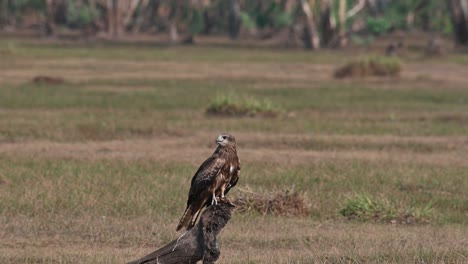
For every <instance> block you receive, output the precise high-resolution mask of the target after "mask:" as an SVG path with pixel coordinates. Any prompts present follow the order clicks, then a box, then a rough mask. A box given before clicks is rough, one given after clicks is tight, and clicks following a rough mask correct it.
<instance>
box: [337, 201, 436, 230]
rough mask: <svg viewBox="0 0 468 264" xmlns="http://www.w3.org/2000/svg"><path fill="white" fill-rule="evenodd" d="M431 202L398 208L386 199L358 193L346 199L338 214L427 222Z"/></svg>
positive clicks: (348, 217)
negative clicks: (421, 205)
mask: <svg viewBox="0 0 468 264" xmlns="http://www.w3.org/2000/svg"><path fill="white" fill-rule="evenodd" d="M432 206H433V203H432V202H430V203H428V204H427V205H426V206H425V207H423V208H414V207H410V208H407V209H405V208H398V207H397V206H396V205H395V204H394V203H392V202H391V201H389V200H386V199H375V198H372V197H369V196H367V195H364V194H359V195H356V196H354V197H351V198H349V199H347V200H346V202H345V203H344V206H343V209H341V210H340V214H341V215H343V216H344V217H346V218H347V219H349V220H357V221H363V222H366V221H374V222H383V223H393V224H397V223H400V224H413V223H427V222H429V218H430V217H431V216H432Z"/></svg>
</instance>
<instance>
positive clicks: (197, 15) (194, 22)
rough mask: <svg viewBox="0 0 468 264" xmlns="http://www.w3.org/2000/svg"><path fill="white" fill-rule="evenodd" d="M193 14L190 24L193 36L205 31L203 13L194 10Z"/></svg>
mask: <svg viewBox="0 0 468 264" xmlns="http://www.w3.org/2000/svg"><path fill="white" fill-rule="evenodd" d="M191 13H192V15H191V17H192V19H191V21H190V23H189V31H190V33H192V34H198V33H200V32H201V31H202V30H203V27H204V25H205V22H204V20H203V15H202V11H200V10H198V9H192V10H191Z"/></svg>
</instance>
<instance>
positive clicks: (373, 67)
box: [335, 56, 401, 78]
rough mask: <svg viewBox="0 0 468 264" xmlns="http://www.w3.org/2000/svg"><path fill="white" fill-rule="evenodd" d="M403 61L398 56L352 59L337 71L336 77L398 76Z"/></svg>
mask: <svg viewBox="0 0 468 264" xmlns="http://www.w3.org/2000/svg"><path fill="white" fill-rule="evenodd" d="M400 72H401V63H400V61H399V60H398V59H397V58H389V57H383V56H370V57H364V58H360V59H358V60H355V61H352V62H350V63H348V64H346V65H344V66H342V67H340V68H338V69H337V70H336V71H335V78H346V77H365V76H398V75H399V74H400Z"/></svg>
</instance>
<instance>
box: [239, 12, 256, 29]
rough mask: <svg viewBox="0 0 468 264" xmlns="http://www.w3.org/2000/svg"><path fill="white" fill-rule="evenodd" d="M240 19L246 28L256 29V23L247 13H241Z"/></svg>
mask: <svg viewBox="0 0 468 264" xmlns="http://www.w3.org/2000/svg"><path fill="white" fill-rule="evenodd" d="M240 18H241V21H242V25H244V27H246V28H247V29H249V30H252V29H254V28H255V21H253V20H252V18H251V17H250V16H249V14H248V13H247V12H241V14H240Z"/></svg>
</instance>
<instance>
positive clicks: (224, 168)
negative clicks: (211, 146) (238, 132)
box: [176, 134, 240, 231]
mask: <svg viewBox="0 0 468 264" xmlns="http://www.w3.org/2000/svg"><path fill="white" fill-rule="evenodd" d="M216 144H217V145H218V147H217V148H216V150H215V152H214V153H213V155H211V157H209V158H208V159H207V160H206V161H205V162H203V164H202V165H201V166H200V168H198V170H197V172H196V173H195V175H193V178H192V184H191V186H190V191H189V195H188V200H187V208H186V209H185V212H184V214H183V215H182V218H181V219H180V222H179V225H178V226H177V229H176V230H177V231H179V230H181V229H182V228H185V229H186V230H188V229H190V228H192V227H193V226H194V225H195V222H196V221H197V218H198V216H199V215H200V213H201V210H202V209H203V207H204V206H209V205H212V204H216V203H217V199H218V198H217V197H219V198H220V199H224V196H225V195H226V194H227V193H228V192H229V190H230V189H231V188H232V187H234V186H235V185H236V184H237V181H238V180H239V172H240V163H239V158H238V157H237V150H236V139H235V138H234V136H232V135H230V134H221V135H219V136H218V137H217V138H216Z"/></svg>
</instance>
